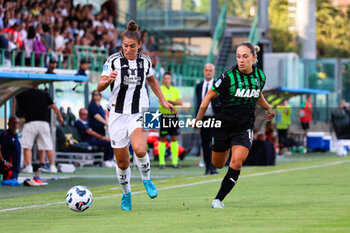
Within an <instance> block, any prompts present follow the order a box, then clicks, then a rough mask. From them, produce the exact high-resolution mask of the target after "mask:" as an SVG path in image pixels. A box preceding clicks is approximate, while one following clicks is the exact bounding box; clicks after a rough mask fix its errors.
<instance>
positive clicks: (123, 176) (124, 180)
mask: <svg viewBox="0 0 350 233" xmlns="http://www.w3.org/2000/svg"><path fill="white" fill-rule="evenodd" d="M115 170H116V172H117V178H118V181H119V184H120V187H121V188H122V190H123V193H124V194H127V193H129V192H131V186H130V178H131V170H130V167H128V168H127V169H126V170H122V169H120V168H119V167H118V165H117V166H116V168H115Z"/></svg>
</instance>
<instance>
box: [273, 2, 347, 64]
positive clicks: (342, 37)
mask: <svg viewBox="0 0 350 233" xmlns="http://www.w3.org/2000/svg"><path fill="white" fill-rule="evenodd" d="M289 14H290V12H289V11H288V0H270V1H269V19H270V29H271V30H270V36H271V38H272V42H273V44H272V46H273V51H274V52H299V49H300V47H301V46H300V45H299V44H298V43H297V40H296V33H295V32H294V31H291V30H289V29H288V28H289V27H290V26H293V25H294V24H295V22H294V21H293V20H291V18H290V15H289ZM349 16H350V10H349V8H348V9H347V8H341V7H334V6H333V5H332V4H331V3H330V1H328V0H317V12H316V40H317V57H319V58H322V57H350V30H349V25H350V18H349Z"/></svg>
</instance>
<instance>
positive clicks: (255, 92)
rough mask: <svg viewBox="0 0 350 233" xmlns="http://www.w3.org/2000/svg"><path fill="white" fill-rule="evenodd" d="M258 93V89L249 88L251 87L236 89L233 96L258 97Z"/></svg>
mask: <svg viewBox="0 0 350 233" xmlns="http://www.w3.org/2000/svg"><path fill="white" fill-rule="evenodd" d="M259 94H260V90H254V89H253V90H251V89H242V90H240V89H237V90H236V94H235V97H242V98H252V97H254V98H258V97H259Z"/></svg>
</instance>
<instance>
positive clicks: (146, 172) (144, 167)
mask: <svg viewBox="0 0 350 233" xmlns="http://www.w3.org/2000/svg"><path fill="white" fill-rule="evenodd" d="M135 157H136V164H137V167H138V168H139V170H140V173H141V177H142V180H149V179H151V164H150V162H149V156H148V154H147V153H146V155H145V156H144V157H142V158H139V157H137V156H135Z"/></svg>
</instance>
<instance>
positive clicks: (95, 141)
mask: <svg viewBox="0 0 350 233" xmlns="http://www.w3.org/2000/svg"><path fill="white" fill-rule="evenodd" d="M87 120H88V110H87V109H86V108H81V109H80V110H79V119H78V120H77V121H76V122H75V127H76V128H77V129H78V131H79V135H80V139H81V141H82V142H87V143H89V144H90V145H94V146H99V147H103V148H104V161H105V163H104V164H105V166H106V167H113V166H115V165H114V162H113V149H112V147H111V144H110V139H109V137H106V136H104V135H102V134H99V133H97V132H95V131H94V130H92V129H91V128H90V127H89V125H88V123H87Z"/></svg>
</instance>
